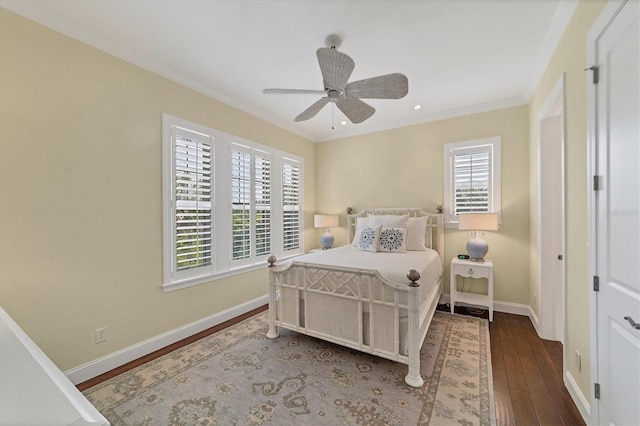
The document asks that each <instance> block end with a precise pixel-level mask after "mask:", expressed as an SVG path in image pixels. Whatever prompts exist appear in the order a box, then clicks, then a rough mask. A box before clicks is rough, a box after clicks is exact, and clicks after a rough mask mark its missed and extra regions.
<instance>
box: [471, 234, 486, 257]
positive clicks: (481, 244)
mask: <svg viewBox="0 0 640 426" xmlns="http://www.w3.org/2000/svg"><path fill="white" fill-rule="evenodd" d="M488 251H489V244H487V242H486V241H485V240H483V239H482V238H480V233H479V232H478V231H476V233H475V235H474V237H473V238H472V239H470V240H469V241H468V242H467V253H469V260H470V261H472V262H484V257H485V256H486V255H487V252H488Z"/></svg>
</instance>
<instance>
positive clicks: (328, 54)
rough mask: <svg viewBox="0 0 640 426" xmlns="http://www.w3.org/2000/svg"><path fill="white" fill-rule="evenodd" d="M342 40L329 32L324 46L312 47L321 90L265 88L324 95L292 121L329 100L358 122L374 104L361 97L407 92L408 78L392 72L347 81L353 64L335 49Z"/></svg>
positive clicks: (368, 114)
mask: <svg viewBox="0 0 640 426" xmlns="http://www.w3.org/2000/svg"><path fill="white" fill-rule="evenodd" d="M341 43H342V40H341V39H340V37H339V36H337V35H335V34H330V35H328V36H327V38H326V39H325V45H326V47H321V48H319V49H318V50H317V51H316V56H317V57H318V64H319V65H320V71H321V73H322V81H323V84H324V90H308V89H265V90H263V93H265V94H287V93H293V94H301V93H302V94H316V93H317V94H324V95H325V96H324V97H322V98H320V99H319V100H318V101H316V102H315V103H313V105H311V106H310V107H309V108H307V109H305V110H304V111H302V112H301V113H300V114H299V115H298V116H297V117H296V118H295V119H294V120H293V121H295V122H299V121H305V120H309V119H310V118H313V117H315V115H316V114H318V112H320V110H321V109H322V108H323V107H324V106H325V105H326V104H328V103H329V102H331V103H333V104H335V106H337V107H338V109H339V110H340V111H342V112H343V113H344V115H346V116H347V118H348V119H349V120H351V122H352V123H355V124H358V123H362V122H363V121H365V120H366V119H367V118H369V117H371V116H372V115H373V114H374V113H375V112H376V110H375V108H374V107H372V106H371V105H369V104H367V103H365V102H363V101H361V100H360V99H361V98H365V99H367V98H368V99H400V98H403V97H404V96H406V94H407V93H408V92H409V81H408V80H407V77H406V76H405V75H403V74H399V73H393V74H386V75H381V76H378V77H372V78H366V79H364V80H358V81H354V82H351V83H348V81H349V77H350V76H351V73H352V72H353V69H354V68H355V62H354V61H353V59H351V58H350V57H349V56H347V55H345V54H344V53H342V52H338V50H337V49H338V47H339V46H340V44H341Z"/></svg>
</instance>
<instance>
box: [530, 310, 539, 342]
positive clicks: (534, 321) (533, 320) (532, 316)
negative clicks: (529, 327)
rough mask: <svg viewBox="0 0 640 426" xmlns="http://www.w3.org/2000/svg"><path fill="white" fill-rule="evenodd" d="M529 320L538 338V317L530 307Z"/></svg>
mask: <svg viewBox="0 0 640 426" xmlns="http://www.w3.org/2000/svg"><path fill="white" fill-rule="evenodd" d="M529 319H531V324H533V328H535V329H536V334H537V335H538V336H539V337H540V325H539V324H540V320H538V315H536V313H535V312H534V311H533V308H532V307H531V306H529Z"/></svg>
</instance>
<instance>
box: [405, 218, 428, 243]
mask: <svg viewBox="0 0 640 426" xmlns="http://www.w3.org/2000/svg"><path fill="white" fill-rule="evenodd" d="M426 230H427V218H426V217H410V218H409V220H408V222H407V250H413V251H425V250H426V249H427V248H426V247H425V245H424V239H425V233H426Z"/></svg>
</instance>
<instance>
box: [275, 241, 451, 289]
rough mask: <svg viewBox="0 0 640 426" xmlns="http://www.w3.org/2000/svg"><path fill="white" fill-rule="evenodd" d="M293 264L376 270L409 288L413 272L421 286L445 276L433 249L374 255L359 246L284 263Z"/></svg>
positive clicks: (307, 255) (300, 257) (333, 250)
mask: <svg viewBox="0 0 640 426" xmlns="http://www.w3.org/2000/svg"><path fill="white" fill-rule="evenodd" d="M292 262H296V263H298V262H303V263H312V264H316V265H323V266H339V267H345V268H356V269H367V270H375V271H378V272H379V273H380V275H381V276H382V277H383V278H385V279H387V280H389V281H391V282H392V283H394V284H397V285H399V286H405V285H407V283H408V282H409V280H408V279H407V273H408V272H409V270H410V269H415V270H416V271H418V272H419V273H420V280H419V281H418V283H419V284H421V285H422V284H432V283H434V282H435V281H436V280H437V278H438V277H439V276H440V275H441V274H442V262H441V260H440V255H438V252H436V251H435V250H432V249H427V250H425V251H407V252H405V253H388V252H377V253H372V252H368V251H364V250H360V249H358V248H357V247H352V246H342V247H337V248H333V249H329V250H322V251H317V252H314V253H309V254H305V255H302V256H297V257H294V258H291V259H288V260H287V261H285V262H282V263H281V265H282V266H285V265H287V264H289V263H292Z"/></svg>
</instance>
